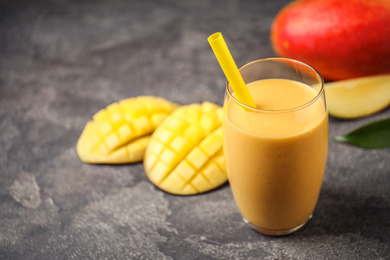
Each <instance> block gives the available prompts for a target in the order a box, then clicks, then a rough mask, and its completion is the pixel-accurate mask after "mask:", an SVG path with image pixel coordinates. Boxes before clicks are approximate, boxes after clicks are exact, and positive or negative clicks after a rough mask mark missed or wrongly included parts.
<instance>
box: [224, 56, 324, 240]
mask: <svg viewBox="0 0 390 260" xmlns="http://www.w3.org/2000/svg"><path fill="white" fill-rule="evenodd" d="M240 72H241V75H242V77H243V79H244V81H245V83H246V84H247V87H248V89H249V92H250V93H251V95H252V97H253V99H254V101H255V103H256V105H257V108H251V107H248V106H246V105H245V104H242V103H240V102H239V101H238V100H237V99H236V97H235V94H234V92H233V89H232V88H231V86H230V85H229V82H228V83H227V85H226V93H225V101H224V120H223V132H224V153H225V159H226V163H227V170H228V177H229V182H230V186H231V190H232V192H233V196H234V199H235V201H236V204H237V206H238V209H239V211H240V212H241V215H242V217H243V219H244V221H245V222H246V223H247V224H248V225H249V226H250V227H251V228H253V229H254V230H256V231H259V232H260V233H263V234H266V235H272V236H277V235H286V234H290V233H292V232H294V231H296V230H298V229H299V228H301V227H302V226H303V225H304V224H305V223H306V222H307V221H308V220H309V219H310V217H311V215H312V213H313V211H314V208H315V206H316V203H317V200H318V196H319V193H320V190H321V185H322V179H323V175H324V172H325V165H326V158H327V152H328V132H329V131H328V111H327V107H326V102H325V93H324V82H323V79H322V77H321V75H320V74H319V73H318V72H317V71H316V70H315V69H313V68H312V67H310V66H308V65H306V64H304V63H302V62H299V61H296V60H291V59H284V58H269V59H261V60H256V61H253V62H250V63H248V64H246V65H244V66H243V67H241V68H240Z"/></svg>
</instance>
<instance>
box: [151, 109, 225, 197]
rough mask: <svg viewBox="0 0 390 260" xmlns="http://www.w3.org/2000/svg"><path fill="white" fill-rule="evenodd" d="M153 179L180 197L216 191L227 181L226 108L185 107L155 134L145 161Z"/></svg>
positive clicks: (158, 184) (165, 189)
mask: <svg viewBox="0 0 390 260" xmlns="http://www.w3.org/2000/svg"><path fill="white" fill-rule="evenodd" d="M144 167H145V172H146V175H147V177H148V178H149V180H150V181H151V182H152V183H153V184H154V185H156V186H157V187H159V188H160V189H162V190H164V191H166V192H168V193H172V194H177V195H192V194H198V193H203V192H206V191H209V190H212V189H215V188H217V187H219V186H220V185H222V184H223V183H225V182H226V181H227V174H226V166H225V161H224V157H223V150H222V108H221V107H220V106H217V105H215V104H213V103H209V102H204V103H202V104H191V105H187V106H182V107H180V108H178V109H176V110H175V111H174V112H173V113H172V114H170V115H169V116H168V117H167V118H166V119H165V120H164V122H162V123H161V124H160V125H159V126H158V127H157V129H156V131H155V132H154V133H153V135H152V137H151V140H150V143H149V145H148V148H147V150H146V152H145V158H144Z"/></svg>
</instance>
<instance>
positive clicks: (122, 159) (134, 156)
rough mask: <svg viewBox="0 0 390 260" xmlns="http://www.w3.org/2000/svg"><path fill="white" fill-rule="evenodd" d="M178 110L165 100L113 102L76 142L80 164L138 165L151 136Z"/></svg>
mask: <svg viewBox="0 0 390 260" xmlns="http://www.w3.org/2000/svg"><path fill="white" fill-rule="evenodd" d="M177 107H178V105H177V104H174V103H172V102H170V101H168V100H166V99H163V98H159V97H153V96H140V97H134V98H128V99H124V100H121V101H119V102H115V103H113V104H111V105H109V106H107V107H106V108H105V109H102V110H100V111H99V112H97V113H96V114H94V115H93V117H92V120H91V121H89V122H88V123H87V124H86V126H85V128H84V130H83V132H82V133H81V136H80V138H79V140H78V141H77V147H76V150H77V154H78V156H79V158H80V160H81V161H83V162H86V163H96V164H102V163H105V164H122V163H134V162H138V161H141V160H142V159H143V157H144V154H145V150H146V147H147V145H148V143H149V140H150V136H151V134H152V132H153V131H154V130H155V129H156V128H157V126H158V125H159V124H160V122H161V121H162V120H164V119H165V118H166V117H167V116H168V115H169V114H170V113H171V112H172V111H173V110H175V109H176V108H177Z"/></svg>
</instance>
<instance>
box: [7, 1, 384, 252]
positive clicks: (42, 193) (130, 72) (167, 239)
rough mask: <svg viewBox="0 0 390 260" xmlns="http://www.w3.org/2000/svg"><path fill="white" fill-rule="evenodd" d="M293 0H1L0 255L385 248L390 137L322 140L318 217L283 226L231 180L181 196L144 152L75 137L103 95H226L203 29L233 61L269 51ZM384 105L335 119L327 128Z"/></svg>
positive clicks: (105, 100)
mask: <svg viewBox="0 0 390 260" xmlns="http://www.w3.org/2000/svg"><path fill="white" fill-rule="evenodd" d="M287 2H288V1H287V0H283V1H282V0H267V1H252V0H245V1H239V0H230V1H221V0H219V1H211V0H209V1H205V0H200V1H189V0H187V1H179V0H155V1H151V0H144V1H134V0H133V1H126V0H111V1H104V0H94V1H92V0H90V1H88V0H87V1H81V0H80V1H76V0H74V1H65V0H58V1H49V0H47V1H44V0H28V1H27V0H24V1H4V0H2V1H1V2H0V259H386V258H388V256H389V253H390V244H389V243H390V228H389V227H390V202H389V201H390V150H389V149H380V150H365V149H360V148H356V147H353V146H350V145H347V144H340V143H335V142H333V141H332V140H330V141H329V156H328V164H327V170H326V173H325V178H324V184H323V187H322V191H321V195H320V198H319V201H318V205H317V208H316V210H315V213H314V216H313V218H312V219H311V220H310V221H309V223H308V224H307V225H306V227H305V228H303V229H302V230H300V231H298V232H297V233H295V234H293V235H290V236H286V237H280V238H271V237H266V236H263V235H260V234H258V233H256V232H254V231H252V230H251V229H250V228H248V227H247V226H245V224H244V223H243V222H242V221H241V217H240V214H239V212H238V210H237V208H236V206H235V203H234V201H233V198H232V194H231V191H230V188H229V186H228V184H226V185H224V186H222V187H221V188H219V189H217V190H214V191H212V192H209V193H206V194H201V195H197V196H189V197H181V196H174V195H170V194H167V193H164V192H162V191H160V190H159V189H157V188H156V187H154V186H153V185H152V184H151V183H150V182H149V181H148V179H147V177H146V175H145V173H144V170H143V166H142V164H141V163H137V164H131V165H122V166H109V165H100V166H98V165H88V164H83V163H82V162H80V160H79V159H78V157H77V155H76V152H75V144H76V141H77V139H78V137H79V135H80V133H81V131H82V129H83V128H84V125H85V123H86V122H87V121H88V120H90V119H91V117H92V115H93V114H94V113H95V112H97V111H98V110H100V109H101V108H104V107H106V106H107V105H109V104H111V103H113V102H115V101H119V100H121V99H124V98H128V97H135V96H139V95H155V96H161V97H164V98H167V99H169V100H172V101H175V102H178V103H180V104H190V103H200V102H203V101H210V102H214V103H216V104H219V105H222V102H223V95H224V85H225V81H226V79H225V77H224V75H223V73H222V71H221V69H220V67H219V64H218V62H217V60H216V58H215V56H214V54H213V53H212V50H211V48H210V46H209V44H208V42H207V37H208V36H209V35H211V34H212V33H214V32H217V31H220V32H222V33H223V35H224V38H225V40H226V41H227V44H228V46H229V48H230V50H231V52H232V54H233V57H234V58H235V60H236V63H237V65H238V66H241V65H243V64H245V63H246V62H249V61H252V60H255V59H259V58H264V57H271V56H274V55H275V54H274V52H273V50H272V47H271V44H270V38H269V33H270V26H271V23H272V21H273V19H274V17H275V15H276V14H277V12H278V11H279V10H280V9H281V8H282V7H283V6H284V5H285V4H286V3H287ZM389 116H390V110H389V109H387V110H385V111H383V112H381V113H379V114H376V115H374V116H371V117H368V118H363V119H359V120H351V121H343V120H337V119H334V118H330V137H332V136H335V135H341V134H345V133H347V132H349V131H351V130H353V129H355V128H356V127H358V126H361V125H363V124H365V123H368V122H371V121H375V120H376V119H380V118H385V117H389Z"/></svg>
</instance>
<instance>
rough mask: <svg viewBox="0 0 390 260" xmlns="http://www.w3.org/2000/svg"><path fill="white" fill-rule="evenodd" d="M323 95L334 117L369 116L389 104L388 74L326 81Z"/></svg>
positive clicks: (389, 87)
mask: <svg viewBox="0 0 390 260" xmlns="http://www.w3.org/2000/svg"><path fill="white" fill-rule="evenodd" d="M325 96H326V101H327V105H328V110H329V114H330V115H332V116H334V117H338V118H344V119H353V118H359V117H364V116H369V115H371V114H374V113H376V112H379V111H381V110H383V109H385V108H386V107H388V106H389V105H390V74H387V75H379V76H370V77H361V78H355V79H349V80H341V81H335V82H330V83H326V84H325Z"/></svg>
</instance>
